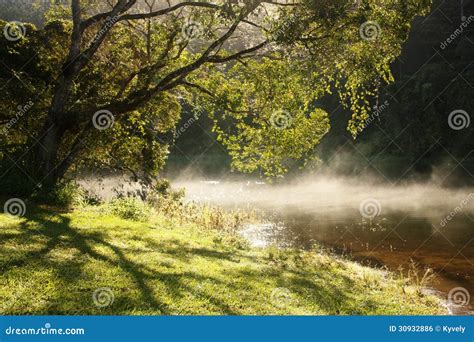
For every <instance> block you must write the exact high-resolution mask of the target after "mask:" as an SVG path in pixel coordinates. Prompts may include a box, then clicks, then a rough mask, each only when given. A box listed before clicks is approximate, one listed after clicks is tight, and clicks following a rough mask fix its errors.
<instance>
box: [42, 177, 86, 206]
mask: <svg viewBox="0 0 474 342" xmlns="http://www.w3.org/2000/svg"><path fill="white" fill-rule="evenodd" d="M35 197H36V199H37V200H38V201H39V202H42V203H46V204H51V205H56V206H60V207H62V208H69V207H72V206H76V205H82V204H83V203H84V201H85V200H84V198H85V190H84V189H83V188H82V187H81V186H80V185H78V184H77V183H75V182H66V183H61V184H58V185H56V186H55V187H54V188H52V189H50V190H48V191H47V192H46V191H42V192H40V193H38V194H37V195H35Z"/></svg>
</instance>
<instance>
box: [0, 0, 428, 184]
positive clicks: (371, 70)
mask: <svg viewBox="0 0 474 342" xmlns="http://www.w3.org/2000/svg"><path fill="white" fill-rule="evenodd" d="M428 6H429V1H419V0H418V1H417V0H413V1H399V0H358V1H354V0H299V1H283V0H280V1H258V0H244V1H236V0H235V1H219V0H216V1H178V2H171V1H157V0H143V1H138V0H114V1H108V2H107V3H104V2H103V1H94V0H88V1H87V0H82V1H81V0H72V1H70V4H68V5H66V6H65V5H58V6H56V7H53V10H52V11H51V12H50V13H49V21H48V22H47V24H46V25H45V26H44V27H42V28H41V29H36V28H35V27H34V26H32V25H26V24H14V23H13V24H12V23H6V22H1V23H0V30H2V31H3V32H5V38H10V39H2V41H1V44H0V54H1V58H2V62H3V63H2V64H3V67H2V69H1V74H0V77H1V79H2V81H3V83H4V86H3V88H4V89H3V91H4V94H5V96H4V97H3V98H2V100H1V101H0V102H1V103H0V106H1V109H2V110H3V112H2V114H1V117H0V124H3V125H4V127H3V129H2V132H3V133H4V135H3V136H2V141H3V148H2V151H1V153H2V155H1V156H2V167H3V170H2V174H3V176H2V180H4V179H7V178H8V175H11V174H12V173H18V172H19V171H18V170H22V171H23V172H24V173H26V174H27V177H28V178H29V179H31V181H32V183H33V184H40V185H43V186H44V185H48V186H50V185H54V184H55V183H57V182H58V181H59V180H61V179H62V178H63V177H64V175H65V174H66V173H67V172H68V171H71V169H72V168H78V167H81V166H84V167H108V168H114V169H121V170H127V171H130V172H132V173H135V174H136V175H137V176H142V177H144V178H146V179H147V180H148V181H150V180H151V178H152V177H153V176H154V175H156V173H157V172H158V171H159V169H160V167H161V166H162V165H163V162H164V159H165V157H166V154H167V144H168V143H170V137H169V135H167V134H166V133H167V132H169V131H172V130H173V129H174V127H175V125H176V123H177V121H178V119H179V115H180V111H181V105H182V104H183V103H184V102H187V103H190V104H191V105H193V106H196V107H199V108H202V110H203V111H205V112H206V113H208V114H209V115H211V116H212V117H213V118H214V119H215V121H216V131H217V132H218V133H219V138H220V139H221V140H222V142H223V143H224V144H225V145H226V146H227V147H228V149H229V151H230V153H231V155H232V157H233V160H234V166H235V167H236V168H238V169H240V170H243V171H249V172H251V171H255V170H257V169H261V170H263V171H264V172H265V173H266V174H267V175H269V176H275V175H280V174H282V173H284V172H285V171H286V169H287V167H288V165H289V164H291V162H292V161H295V160H300V159H304V158H305V157H308V156H309V155H310V152H311V151H312V149H314V147H315V146H316V145H317V144H318V142H319V141H320V139H321V138H322V137H323V136H324V134H325V133H326V132H327V131H328V129H329V121H328V119H327V113H326V112H325V111H324V110H322V109H321V108H318V107H317V105H316V103H317V102H316V101H317V100H318V99H320V98H321V97H323V96H325V95H327V94H329V93H331V92H337V93H338V94H339V95H340V97H341V102H342V104H343V105H345V106H348V107H350V108H351V109H352V110H353V113H354V116H353V120H352V121H351V122H350V124H349V129H350V130H351V131H353V132H356V131H357V129H358V127H360V126H361V125H363V123H364V121H365V120H366V119H367V117H368V115H367V113H368V110H369V108H370V105H371V99H372V98H373V97H374V96H376V95H377V89H378V87H379V86H380V85H381V84H382V83H384V82H390V81H391V79H392V77H391V74H390V71H389V66H390V63H391V62H392V61H393V60H394V58H396V56H397V55H398V54H399V53H400V45H401V43H402V42H403V41H404V40H405V39H406V37H407V34H408V32H409V27H410V22H411V20H412V19H413V17H414V16H415V15H419V14H423V12H424V11H426V10H427V9H428ZM15 25H16V26H15ZM8 32H10V35H11V36H10V37H9V36H8ZM12 33H13V34H12ZM15 34H16V35H15ZM12 38H13V39H12ZM16 38H21V39H16ZM18 106H20V107H21V108H19V107H18ZM17 108H18V110H17ZM12 170H13V171H12Z"/></svg>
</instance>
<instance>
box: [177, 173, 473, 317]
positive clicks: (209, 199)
mask: <svg viewBox="0 0 474 342" xmlns="http://www.w3.org/2000/svg"><path fill="white" fill-rule="evenodd" d="M173 186H174V187H175V188H185V189H186V193H187V199H188V200H191V201H196V202H201V203H211V204H216V205H220V206H224V207H227V208H243V209H259V210H262V211H263V212H264V213H265V214H266V217H267V218H268V222H267V223H264V224H259V225H248V226H245V227H243V228H242V231H241V233H242V235H243V236H245V237H246V238H248V239H249V240H250V242H251V243H252V244H253V245H255V246H266V245H269V244H274V245H278V246H281V247H297V248H303V249H308V248H311V247H312V246H313V245H314V244H315V243H316V244H318V245H319V246H323V247H325V248H328V249H331V250H332V251H334V252H336V253H340V254H344V255H346V256H348V257H350V258H352V259H355V260H357V261H359V262H361V263H364V264H369V265H372V266H377V267H381V266H386V267H388V268H389V269H391V270H394V271H398V270H399V269H400V268H403V270H405V272H406V270H408V269H409V268H410V265H412V264H413V263H414V264H416V265H417V267H418V268H419V269H425V268H431V269H432V270H433V271H434V272H435V274H436V277H435V279H434V280H433V281H431V283H430V284H429V287H428V289H427V290H428V291H431V292H435V293H436V294H437V295H439V296H441V297H442V298H444V299H445V301H446V304H447V306H448V308H449V310H450V312H451V313H453V314H473V313H474V311H473V310H474V189H473V188H462V189H443V188H440V187H438V186H437V185H435V184H424V185H419V184H418V185H417V184H406V185H400V186H385V185H381V184H370V183H367V182H365V183H363V182H360V181H359V180H354V179H309V178H308V179H305V180H304V181H299V182H294V183H292V184H289V185H270V184H265V183H263V182H256V181H212V180H176V181H175V182H174V183H173Z"/></svg>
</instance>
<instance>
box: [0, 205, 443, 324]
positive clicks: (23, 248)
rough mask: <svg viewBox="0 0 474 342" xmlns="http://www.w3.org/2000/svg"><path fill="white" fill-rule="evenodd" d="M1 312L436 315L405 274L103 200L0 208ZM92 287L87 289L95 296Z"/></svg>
mask: <svg viewBox="0 0 474 342" xmlns="http://www.w3.org/2000/svg"><path fill="white" fill-rule="evenodd" d="M0 241H1V245H0V272H1V274H2V275H1V277H0V298H2V300H1V301H0V313H1V314H105V315H110V314H118V315H122V314H132V315H138V314H145V315H160V314H167V315H175V314H182V315H184V314H188V315H197V314H204V315H207V314H218V315H221V314H236V315H254V314H263V315H265V314H296V315H300V314H303V315H307V314H349V315H351V314H362V315H365V314H439V313H445V310H444V309H443V308H442V307H441V306H440V304H439V301H438V300H437V299H436V298H434V297H430V296H424V295H422V294H421V293H419V291H418V289H417V288H416V287H415V286H414V285H409V284H407V283H406V280H401V279H399V278H395V277H394V276H392V275H390V274H388V273H386V272H382V271H380V270H375V269H371V268H367V267H363V266H360V265H358V264H356V263H353V262H350V261H347V260H343V259H340V258H337V257H334V256H331V255H328V254H324V253H317V252H297V251H278V250H276V249H272V248H269V249H253V248H250V247H248V246H247V245H246V243H245V242H244V241H242V240H241V239H240V238H238V237H237V236H235V235H233V234H231V233H222V232H219V231H217V230H213V229H209V228H204V227H203V226H202V225H199V224H197V223H183V222H180V221H179V220H177V219H167V218H165V217H164V216H163V215H160V214H157V213H153V214H152V215H151V217H150V218H149V219H148V220H146V221H141V222H140V221H130V220H125V219H122V218H119V217H117V216H114V214H113V213H112V212H111V211H109V210H106V208H105V207H86V208H82V209H80V210H75V211H71V212H63V213H58V212H54V211H51V210H47V209H31V207H29V208H28V212H27V214H26V216H25V217H22V218H15V217H10V216H7V215H4V214H0ZM94 294H95V295H94Z"/></svg>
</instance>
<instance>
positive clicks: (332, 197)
mask: <svg viewBox="0 0 474 342" xmlns="http://www.w3.org/2000/svg"><path fill="white" fill-rule="evenodd" d="M172 184H173V187H175V188H185V189H186V194H187V198H188V199H189V200H193V201H199V202H209V203H214V204H219V205H222V206H226V207H234V206H236V207H242V206H258V207H260V208H262V209H271V210H278V209H283V210H284V209H285V208H288V207H291V208H292V209H293V210H298V211H310V212H317V213H319V214H327V215H330V214H337V215H343V216H345V215H349V216H350V215H351V214H354V213H359V209H360V208H359V207H360V205H361V203H362V202H363V201H365V200H367V199H375V200H376V201H378V202H379V203H380V209H381V212H382V213H383V212H387V213H388V212H393V211H404V212H407V213H411V214H417V213H418V214H422V215H423V216H427V215H429V216H431V215H432V216H434V217H436V216H438V217H439V219H440V220H441V219H442V218H443V217H444V216H446V215H448V214H449V213H450V212H451V210H454V209H455V208H456V207H458V206H462V207H463V208H462V209H463V210H462V211H463V212H464V213H472V212H474V188H458V189H449V188H442V187H440V186H439V185H437V184H434V183H427V184H416V183H407V184H404V185H393V186H392V185H384V184H381V183H371V182H370V181H361V180H359V179H355V178H330V177H324V178H323V177H315V178H313V177H309V176H308V177H304V178H303V179H299V180H295V181H292V182H290V183H288V184H267V183H265V182H262V181H255V180H243V181H235V180H204V179H180V178H177V179H175V180H174V181H173V182H172ZM463 203H464V205H463ZM443 213H444V215H443Z"/></svg>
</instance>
